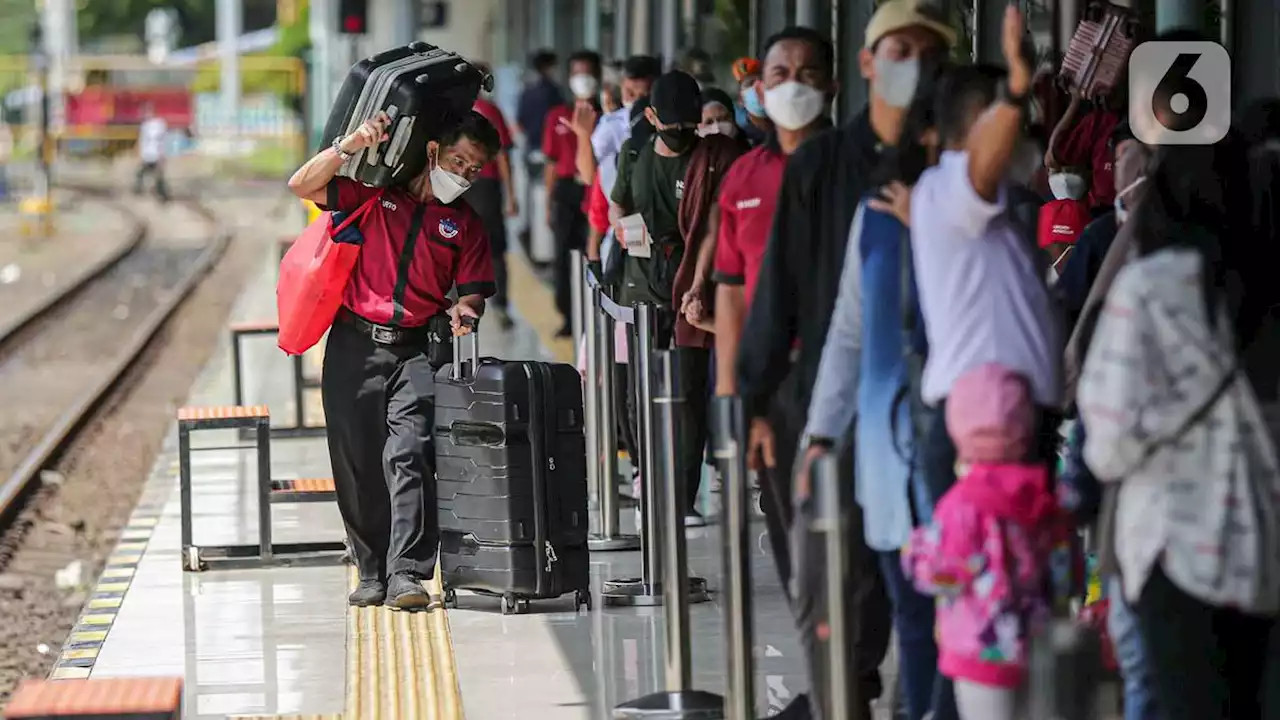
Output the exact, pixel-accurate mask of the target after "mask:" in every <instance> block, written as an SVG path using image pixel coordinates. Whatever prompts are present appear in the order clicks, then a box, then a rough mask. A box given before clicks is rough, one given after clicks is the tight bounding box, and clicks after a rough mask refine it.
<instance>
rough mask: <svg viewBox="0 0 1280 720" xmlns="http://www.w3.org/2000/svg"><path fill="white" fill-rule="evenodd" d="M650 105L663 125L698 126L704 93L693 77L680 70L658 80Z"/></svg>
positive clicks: (651, 94)
mask: <svg viewBox="0 0 1280 720" xmlns="http://www.w3.org/2000/svg"><path fill="white" fill-rule="evenodd" d="M649 104H650V105H652V106H653V111H654V112H655V113H657V114H658V122H660V123H662V124H663V125H697V124H698V123H699V122H700V121H701V120H702V91H701V90H699V89H698V81H697V80H694V79H693V76H692V75H690V74H688V73H686V72H682V71H680V70H672V71H671V72H669V73H667V74H665V75H663V76H662V77H660V78H658V81H657V82H656V83H654V84H653V90H652V91H650V93H649Z"/></svg>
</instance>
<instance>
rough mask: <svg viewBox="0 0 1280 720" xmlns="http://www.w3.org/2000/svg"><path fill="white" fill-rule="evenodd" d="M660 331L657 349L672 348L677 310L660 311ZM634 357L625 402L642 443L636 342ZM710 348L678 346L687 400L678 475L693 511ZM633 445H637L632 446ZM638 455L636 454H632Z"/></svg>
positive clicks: (703, 443) (679, 431) (633, 433)
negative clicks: (638, 402)
mask: <svg viewBox="0 0 1280 720" xmlns="http://www.w3.org/2000/svg"><path fill="white" fill-rule="evenodd" d="M656 314H657V317H658V322H657V325H658V327H657V332H656V333H655V334H654V338H653V346H654V347H655V348H658V349H661V348H669V347H671V344H672V339H673V337H674V332H675V313H672V312H670V311H665V310H659V311H657V313H656ZM627 350H628V352H629V353H631V356H630V357H629V358H628V362H627V366H626V373H627V382H626V383H624V384H623V387H624V388H626V396H625V398H624V399H623V400H624V402H625V403H626V405H625V406H624V407H626V409H627V412H626V416H627V423H628V424H629V432H627V433H625V434H626V435H628V436H629V437H630V438H631V439H632V441H633V442H636V443H639V442H640V441H641V440H642V438H641V437H640V430H639V427H640V415H639V414H638V412H637V406H636V383H637V382H638V381H639V380H638V377H637V375H636V372H635V368H636V358H635V350H636V349H635V347H634V343H633V344H632V345H631V346H629V347H628V348H627ZM710 353H711V351H710V350H704V349H702V348H678V349H677V350H676V372H678V373H680V382H681V383H682V385H681V388H683V392H684V396H685V398H687V400H686V402H685V403H684V404H683V405H682V406H681V411H680V414H679V415H677V417H676V446H677V450H676V475H677V476H678V477H679V478H680V480H681V482H682V483H683V484H684V496H685V509H686V510H692V509H693V508H694V506H695V504H696V502H697V500H698V489H699V487H700V486H701V485H702V459H703V457H704V456H705V452H706V447H707V433H708V431H709V429H708V420H707V412H708V409H709V405H710V404H709V402H708V391H709V389H710V375H711V373H710V358H711V355H710ZM633 447H634V446H633ZM632 457H636V456H634V455H633V456H632Z"/></svg>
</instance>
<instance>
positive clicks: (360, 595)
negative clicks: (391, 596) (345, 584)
mask: <svg viewBox="0 0 1280 720" xmlns="http://www.w3.org/2000/svg"><path fill="white" fill-rule="evenodd" d="M386 599H387V586H386V583H384V582H382V581H381V580H361V581H360V584H359V585H357V586H356V589H355V590H353V591H351V594H350V595H348V596H347V604H348V605H354V606H356V607H369V606H371V605H381V604H382V603H383V601H384V600H386Z"/></svg>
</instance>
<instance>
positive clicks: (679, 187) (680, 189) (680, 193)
mask: <svg viewBox="0 0 1280 720" xmlns="http://www.w3.org/2000/svg"><path fill="white" fill-rule="evenodd" d="M683 198H684V181H683V180H677V181H676V199H677V200H681V199H683Z"/></svg>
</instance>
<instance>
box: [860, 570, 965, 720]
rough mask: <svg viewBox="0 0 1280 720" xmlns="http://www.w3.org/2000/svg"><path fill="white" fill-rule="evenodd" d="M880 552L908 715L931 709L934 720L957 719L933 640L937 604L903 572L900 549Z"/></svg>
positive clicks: (914, 718)
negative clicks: (940, 670)
mask: <svg viewBox="0 0 1280 720" xmlns="http://www.w3.org/2000/svg"><path fill="white" fill-rule="evenodd" d="M877 554H878V555H879V556H880V571H881V573H882V574H883V575H884V582H885V587H886V589H887V590H888V592H889V600H890V602H892V603H893V627H894V629H895V630H897V631H898V685H899V687H900V688H901V694H902V704H903V705H904V706H905V708H906V711H907V718H908V720H921V719H922V718H924V717H925V716H926V715H928V714H929V711H930V710H932V711H933V720H956V718H957V717H958V714H957V712H956V707H955V696H954V692H953V691H952V689H951V687H950V681H949V680H948V679H947V678H945V677H943V676H942V674H941V673H939V672H938V645H937V643H935V642H934V618H935V617H936V615H937V611H936V607H937V606H936V603H935V602H934V599H933V598H931V597H929V596H928V595H923V594H921V593H919V592H917V591H916V589H915V587H913V586H912V585H911V581H910V580H908V579H907V577H906V575H905V574H903V572H902V560H901V558H900V556H899V554H898V551H897V550H891V551H888V552H885V551H880V552H878V553H877Z"/></svg>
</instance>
